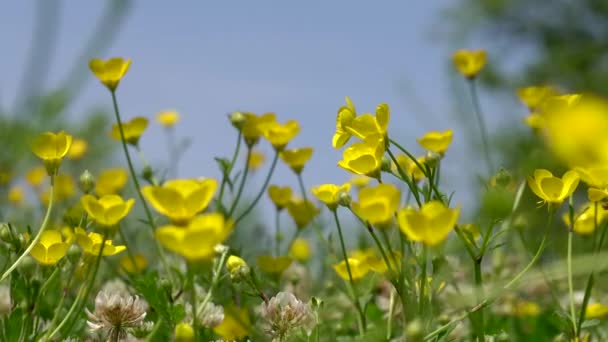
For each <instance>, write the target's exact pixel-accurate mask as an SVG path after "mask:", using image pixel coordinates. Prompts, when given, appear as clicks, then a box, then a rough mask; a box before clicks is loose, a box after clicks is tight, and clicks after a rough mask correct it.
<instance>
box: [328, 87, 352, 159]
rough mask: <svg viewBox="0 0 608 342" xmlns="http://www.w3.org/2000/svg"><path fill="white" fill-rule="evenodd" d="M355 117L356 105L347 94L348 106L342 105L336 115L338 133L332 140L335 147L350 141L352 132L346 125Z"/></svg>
mask: <svg viewBox="0 0 608 342" xmlns="http://www.w3.org/2000/svg"><path fill="white" fill-rule="evenodd" d="M355 117H357V111H356V110H355V105H354V104H353V103H352V101H351V100H350V98H349V97H348V96H347V97H346V106H342V107H340V109H338V115H337V116H336V133H334V136H333V138H332V142H331V144H332V146H333V147H334V148H340V147H342V146H344V145H345V144H346V143H347V142H348V140H349V139H350V137H351V133H350V132H348V131H347V130H346V127H347V126H348V125H350V123H351V122H352V121H353V120H354V119H355Z"/></svg>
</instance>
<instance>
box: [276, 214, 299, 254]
mask: <svg viewBox="0 0 608 342" xmlns="http://www.w3.org/2000/svg"><path fill="white" fill-rule="evenodd" d="M280 215H281V211H280V210H279V209H276V211H275V214H274V249H275V250H274V253H275V255H276V256H279V255H281V226H280V223H281V217H280ZM297 231H300V230H299V229H298V230H297Z"/></svg>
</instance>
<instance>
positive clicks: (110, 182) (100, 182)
mask: <svg viewBox="0 0 608 342" xmlns="http://www.w3.org/2000/svg"><path fill="white" fill-rule="evenodd" d="M127 178H128V174H127V170H125V169H123V168H115V169H105V170H102V171H101V172H100V173H99V177H97V183H95V193H96V194H97V195H99V196H104V195H116V194H118V193H119V192H120V191H122V189H123V188H124V187H125V185H126V184H127Z"/></svg>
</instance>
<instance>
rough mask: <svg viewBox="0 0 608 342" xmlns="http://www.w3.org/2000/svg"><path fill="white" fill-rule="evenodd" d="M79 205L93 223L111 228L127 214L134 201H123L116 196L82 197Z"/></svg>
mask: <svg viewBox="0 0 608 342" xmlns="http://www.w3.org/2000/svg"><path fill="white" fill-rule="evenodd" d="M80 203H81V204H82V207H83V208H84V210H86V211H87V213H88V214H89V216H90V217H91V218H92V219H93V220H94V221H95V223H97V224H98V225H100V226H103V227H112V226H115V225H116V224H118V222H120V220H122V219H123V218H125V217H126V216H127V214H129V211H131V208H132V207H133V204H135V200H134V199H132V198H131V199H128V200H127V201H125V200H123V199H122V197H120V196H118V195H105V196H102V197H101V198H100V199H97V198H96V197H95V196H93V195H84V196H82V198H81V199H80Z"/></svg>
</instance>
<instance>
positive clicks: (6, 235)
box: [0, 222, 13, 243]
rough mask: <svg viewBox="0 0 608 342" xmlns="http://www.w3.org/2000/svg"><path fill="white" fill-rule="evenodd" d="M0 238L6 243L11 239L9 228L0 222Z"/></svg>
mask: <svg viewBox="0 0 608 342" xmlns="http://www.w3.org/2000/svg"><path fill="white" fill-rule="evenodd" d="M0 239H2V241H4V242H6V243H10V242H11V241H12V240H13V235H12V234H11V228H10V226H9V225H8V224H7V223H4V222H2V223H0Z"/></svg>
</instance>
